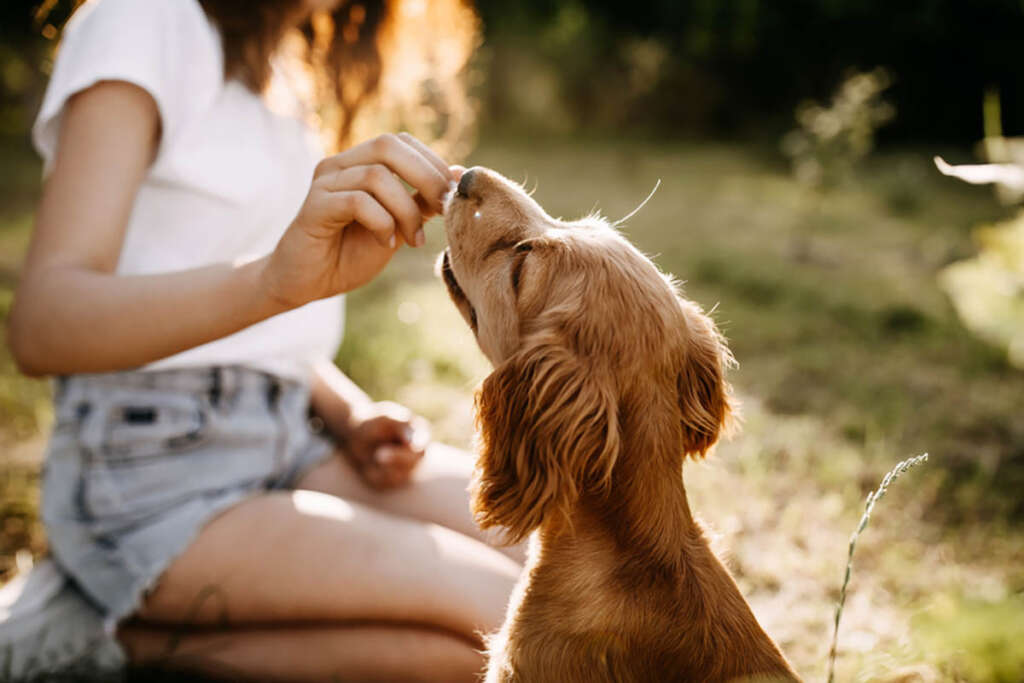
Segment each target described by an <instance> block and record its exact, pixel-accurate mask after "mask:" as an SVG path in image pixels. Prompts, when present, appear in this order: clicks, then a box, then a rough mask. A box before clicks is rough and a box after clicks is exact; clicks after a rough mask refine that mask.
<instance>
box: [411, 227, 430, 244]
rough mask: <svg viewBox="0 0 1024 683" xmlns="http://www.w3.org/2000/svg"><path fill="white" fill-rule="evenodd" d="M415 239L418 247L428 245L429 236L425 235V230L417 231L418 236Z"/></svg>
mask: <svg viewBox="0 0 1024 683" xmlns="http://www.w3.org/2000/svg"><path fill="white" fill-rule="evenodd" d="M413 239H414V241H415V243H416V246H417V247H422V246H423V245H424V244H426V243H427V236H426V235H425V234H424V233H423V228H420V229H419V230H417V231H416V236H415V237H414V238H413Z"/></svg>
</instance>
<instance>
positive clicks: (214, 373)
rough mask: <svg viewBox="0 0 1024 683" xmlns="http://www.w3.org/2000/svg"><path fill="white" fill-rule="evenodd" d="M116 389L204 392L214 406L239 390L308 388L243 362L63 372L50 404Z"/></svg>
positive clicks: (272, 397) (271, 394)
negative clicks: (158, 368) (238, 363)
mask: <svg viewBox="0 0 1024 683" xmlns="http://www.w3.org/2000/svg"><path fill="white" fill-rule="evenodd" d="M118 390H149V391H159V392H167V393H187V394H205V395H206V396H207V397H208V398H209V400H210V403H211V404H212V405H214V406H216V405H218V404H219V403H220V402H221V400H222V399H224V398H225V397H231V396H234V395H237V394H239V393H249V392H255V393H264V394H266V396H267V399H268V400H269V401H270V402H272V403H273V402H275V401H276V400H277V398H278V397H279V396H281V395H282V394H285V393H293V392H295V391H307V390H308V387H307V386H306V385H304V384H302V383H300V382H298V381H296V380H294V379H290V378H285V377H280V376H277V375H274V374H272V373H268V372H265V371H262V370H256V369H254V368H250V367H246V366H243V365H217V366H207V367H196V368H174V369H168V370H133V371H125V372H109V373H97V374H76V375H63V376H60V377H58V378H57V380H56V386H55V392H54V403H55V404H56V406H57V410H58V412H60V409H61V406H62V404H64V403H66V402H68V401H71V402H75V401H78V400H81V399H82V398H85V397H89V396H95V395H97V394H105V393H108V392H112V391H118Z"/></svg>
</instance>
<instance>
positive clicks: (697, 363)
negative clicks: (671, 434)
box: [676, 300, 733, 458]
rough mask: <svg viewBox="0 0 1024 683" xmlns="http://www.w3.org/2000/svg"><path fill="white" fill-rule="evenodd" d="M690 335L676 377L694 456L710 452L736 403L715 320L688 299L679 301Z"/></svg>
mask: <svg viewBox="0 0 1024 683" xmlns="http://www.w3.org/2000/svg"><path fill="white" fill-rule="evenodd" d="M680 306H681V307H682V309H683V315H684V317H685V319H686V327H687V335H686V339H685V340H684V342H683V344H682V349H681V352H680V360H679V363H680V369H679V374H678V376H677V378H676V389H677V393H678V399H679V411H680V414H681V418H680V419H681V423H682V428H683V453H684V454H685V455H690V456H692V457H694V458H696V457H699V456H703V455H704V454H705V453H707V451H708V449H709V448H711V447H712V446H713V445H714V444H715V442H716V441H718V437H719V435H720V434H721V433H722V432H723V431H724V430H727V428H728V427H729V426H730V424H731V419H732V414H733V403H732V398H731V392H730V387H729V384H728V383H727V382H726V381H725V369H726V367H728V366H729V365H731V364H732V363H733V359H732V354H731V353H730V352H729V349H728V347H727V346H726V345H725V340H724V339H723V338H722V335H721V334H719V332H718V329H717V328H716V327H715V324H714V322H712V321H711V318H709V317H708V316H707V315H705V314H704V313H703V311H701V310H700V308H699V307H698V306H697V305H696V304H693V303H692V302H689V301H684V300H681V301H680Z"/></svg>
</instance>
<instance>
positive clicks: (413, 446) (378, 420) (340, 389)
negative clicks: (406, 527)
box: [310, 360, 430, 489]
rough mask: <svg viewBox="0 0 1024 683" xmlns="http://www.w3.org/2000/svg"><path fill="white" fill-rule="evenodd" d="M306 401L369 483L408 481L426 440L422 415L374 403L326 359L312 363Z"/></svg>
mask: <svg viewBox="0 0 1024 683" xmlns="http://www.w3.org/2000/svg"><path fill="white" fill-rule="evenodd" d="M310 404H311V405H312V408H313V412H315V413H316V414H317V415H318V416H319V417H320V418H321V419H322V420H323V421H324V424H325V425H326V426H327V428H328V430H329V431H330V432H331V433H333V434H334V436H335V437H336V438H337V439H338V442H339V444H340V445H341V450H342V453H343V454H344V455H345V456H346V457H347V459H348V461H349V462H350V463H351V465H352V466H353V467H354V468H355V469H356V471H357V472H359V474H360V475H361V476H362V478H363V480H364V481H365V482H366V483H367V484H369V485H370V486H373V487H375V488H380V489H387V488H395V487H398V486H404V485H405V484H408V483H409V481H410V480H411V478H412V474H413V471H414V470H415V468H416V465H418V464H419V462H420V459H421V458H423V454H424V453H425V452H426V448H427V444H429V443H430V427H429V425H428V424H427V421H426V420H424V419H423V418H421V417H417V416H415V415H413V414H412V412H410V411H409V409H408V408H404V407H403V406H400V405H398V404H395V403H390V402H386V401H385V402H383V403H374V402H373V400H372V399H371V398H370V397H369V396H367V395H366V393H365V392H363V390H362V389H360V388H359V387H358V386H357V385H356V383H355V382H353V381H352V380H350V379H349V378H348V377H346V376H345V374H344V373H342V371H341V370H339V369H338V366H336V365H335V364H334V363H332V362H330V361H327V360H325V361H322V362H320V363H317V364H316V365H315V366H314V367H313V383H312V387H311V395H310Z"/></svg>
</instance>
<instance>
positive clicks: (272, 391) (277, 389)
mask: <svg viewBox="0 0 1024 683" xmlns="http://www.w3.org/2000/svg"><path fill="white" fill-rule="evenodd" d="M266 377H267V405H269V406H270V407H271V408H276V407H277V401H278V399H280V398H281V382H279V381H278V379H277V377H275V376H274V375H271V374H268V375H266Z"/></svg>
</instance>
